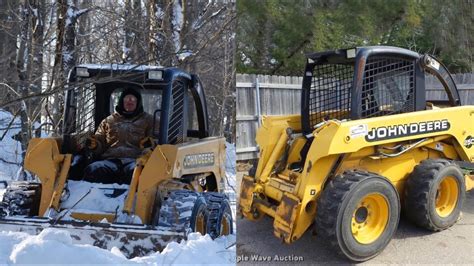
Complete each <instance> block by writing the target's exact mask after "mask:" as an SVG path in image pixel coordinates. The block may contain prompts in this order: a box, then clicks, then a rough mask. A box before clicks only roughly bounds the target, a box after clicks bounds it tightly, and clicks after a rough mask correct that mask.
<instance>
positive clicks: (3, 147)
mask: <svg viewBox="0 0 474 266" xmlns="http://www.w3.org/2000/svg"><path fill="white" fill-rule="evenodd" d="M12 119H13V116H12V115H11V114H10V113H9V112H6V111H4V110H2V109H0V181H1V180H10V177H12V176H15V175H16V173H17V172H18V169H19V168H20V163H21V145H20V142H18V141H16V140H14V139H13V138H12V137H13V136H15V135H16V134H18V132H20V120H19V118H16V119H15V121H13V123H11V121H12ZM10 123H11V126H10V129H9V130H5V129H6V128H7V127H8V125H9V124H10ZM0 189H1V187H0Z"/></svg>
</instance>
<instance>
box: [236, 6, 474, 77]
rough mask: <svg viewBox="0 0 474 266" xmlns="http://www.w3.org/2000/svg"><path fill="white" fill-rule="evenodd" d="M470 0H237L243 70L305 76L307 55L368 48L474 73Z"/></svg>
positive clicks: (473, 10) (239, 56) (240, 68)
mask: <svg viewBox="0 0 474 266" xmlns="http://www.w3.org/2000/svg"><path fill="white" fill-rule="evenodd" d="M473 2H474V1H472V0H454V1H449V2H446V1H442V0H429V1H420V0H298V1H293V0H268V1H254V0H238V1H237V18H238V21H239V22H238V26H237V55H236V66H237V72H238V73H247V74H267V75H287V76H301V75H302V73H303V71H304V65H305V63H306V60H305V57H304V54H305V53H307V52H315V51H325V50H331V49H338V48H352V47H355V46H366V45H391V46H400V47H404V48H408V49H410V50H414V51H417V52H420V53H429V54H432V55H434V56H436V57H437V58H438V59H440V60H441V62H443V63H444V64H445V65H446V66H447V67H448V68H449V70H450V72H451V73H465V72H474V65H473V50H474V49H473V46H474V43H473V39H474V8H473V7H474V4H473Z"/></svg>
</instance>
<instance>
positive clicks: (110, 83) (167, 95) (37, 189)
mask: <svg viewBox="0 0 474 266" xmlns="http://www.w3.org/2000/svg"><path fill="white" fill-rule="evenodd" d="M68 80H69V82H68V85H67V88H66V96H65V107H64V110H65V112H64V122H63V128H62V131H63V134H62V136H61V137H51V138H34V139H32V140H31V141H30V143H29V145H28V149H27V152H26V158H25V161H24V168H25V169H26V170H28V171H29V172H30V173H32V174H34V175H36V177H37V180H39V182H24V181H23V182H20V181H19V182H12V183H10V184H9V186H8V187H7V190H6V192H5V194H4V196H3V201H2V202H1V203H0V230H12V231H25V232H30V233H39V232H40V231H42V230H43V229H44V228H64V229H66V230H68V231H69V232H70V233H71V236H72V238H73V239H74V240H76V241H77V242H79V243H81V244H84V243H90V244H94V245H96V246H99V247H102V248H107V249H110V248H111V247H113V246H119V248H120V249H121V250H122V251H123V252H124V253H125V254H126V255H127V256H129V257H134V256H140V255H144V254H146V253H148V252H150V251H156V250H161V249H163V248H164V247H165V246H166V244H167V243H168V242H170V241H179V240H181V239H185V238H186V236H187V234H189V233H190V232H200V233H202V234H206V233H207V234H210V235H211V237H213V238H215V237H218V236H220V235H227V234H231V233H232V231H233V220H232V213H231V208H230V206H229V201H228V198H227V196H226V195H225V194H224V193H223V190H224V184H225V183H224V178H225V170H224V165H225V164H224V161H225V139H224V138H219V137H209V131H208V120H207V119H208V115H207V106H206V99H205V96H204V90H203V87H202V85H201V82H200V80H199V78H198V76H197V75H191V74H189V73H187V72H185V71H183V70H180V69H177V68H164V67H155V66H137V65H117V64H109V65H93V64H85V65H79V66H77V67H75V68H74V69H73V70H72V71H71V73H70V75H69V78H68ZM127 88H134V89H135V90H137V91H139V92H140V93H141V95H142V98H143V107H144V109H145V111H146V112H148V113H149V114H152V115H153V117H154V122H153V138H152V140H150V141H148V147H147V148H148V149H147V150H148V152H146V153H144V154H143V155H142V156H141V157H139V158H138V159H137V163H136V167H135V169H134V172H133V177H132V179H131V183H130V184H101V180H97V183H89V182H87V183H85V181H72V180H70V177H71V176H72V175H76V176H77V175H79V176H81V175H82V173H81V171H83V170H84V169H81V168H78V169H75V170H71V169H72V167H71V161H73V158H74V157H75V156H82V158H86V160H87V163H85V164H84V165H87V164H88V163H91V162H93V161H94V160H95V159H97V158H94V157H93V156H91V152H90V151H89V150H88V149H87V145H86V144H87V139H89V138H90V136H91V135H93V134H94V131H95V130H96V129H97V127H98V126H99V123H100V122H101V121H102V120H103V119H104V118H106V117H107V116H109V115H110V114H111V113H112V112H113V110H114V106H115V105H116V104H117V101H118V99H119V95H120V93H121V92H122V91H123V90H125V89H127ZM84 186H86V189H84ZM78 193H79V194H78ZM98 194H100V195H101V197H98V196H97V195H98ZM91 197H92V198H95V202H92V204H89V206H90V205H104V202H105V201H111V202H112V203H111V204H108V205H112V208H110V206H108V209H106V210H104V209H101V210H97V209H94V210H91V209H84V208H81V207H80V206H81V204H82V206H84V205H85V206H88V205H87V204H83V203H84V202H87V200H88V198H91Z"/></svg>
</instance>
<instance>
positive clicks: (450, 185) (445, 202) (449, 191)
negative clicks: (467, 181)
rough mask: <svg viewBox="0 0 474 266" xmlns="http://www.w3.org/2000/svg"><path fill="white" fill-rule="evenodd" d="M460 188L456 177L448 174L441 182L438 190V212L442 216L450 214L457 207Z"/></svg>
mask: <svg viewBox="0 0 474 266" xmlns="http://www.w3.org/2000/svg"><path fill="white" fill-rule="evenodd" d="M458 194H459V188H458V183H457V182H456V179H455V178H454V177H452V176H447V177H445V178H444V179H443V180H441V182H440V183H439V186H438V190H437V191H436V206H435V208H436V213H437V214H438V215H439V216H441V217H447V216H449V215H450V214H451V213H452V212H453V210H454V209H455V208H456V203H457V201H458Z"/></svg>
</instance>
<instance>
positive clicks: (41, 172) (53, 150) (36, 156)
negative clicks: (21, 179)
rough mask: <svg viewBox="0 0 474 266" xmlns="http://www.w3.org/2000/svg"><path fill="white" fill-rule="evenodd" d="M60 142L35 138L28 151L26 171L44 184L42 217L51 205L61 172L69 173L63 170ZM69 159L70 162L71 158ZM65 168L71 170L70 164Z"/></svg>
mask: <svg viewBox="0 0 474 266" xmlns="http://www.w3.org/2000/svg"><path fill="white" fill-rule="evenodd" d="M58 141H59V140H58V139H53V138H34V139H31V140H30V143H29V144H28V149H27V151H26V157H25V164H24V165H25V169H26V170H28V171H30V172H32V173H34V174H36V175H37V176H38V178H39V179H40V181H41V184H42V191H41V203H40V208H39V215H40V216H42V215H44V213H45V212H46V210H47V208H48V207H49V204H50V203H51V198H52V197H53V192H54V188H55V186H56V178H57V177H58V174H59V172H60V171H61V172H63V173H67V172H68V171H69V169H61V168H62V164H63V161H64V159H65V155H64V154H60V152H59V144H58ZM68 158H69V160H70V156H69V157H68ZM65 166H67V168H69V166H70V164H66V165H65ZM61 191H62V188H61Z"/></svg>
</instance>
